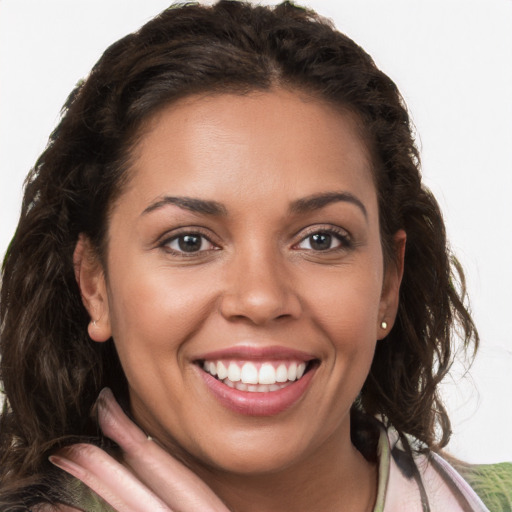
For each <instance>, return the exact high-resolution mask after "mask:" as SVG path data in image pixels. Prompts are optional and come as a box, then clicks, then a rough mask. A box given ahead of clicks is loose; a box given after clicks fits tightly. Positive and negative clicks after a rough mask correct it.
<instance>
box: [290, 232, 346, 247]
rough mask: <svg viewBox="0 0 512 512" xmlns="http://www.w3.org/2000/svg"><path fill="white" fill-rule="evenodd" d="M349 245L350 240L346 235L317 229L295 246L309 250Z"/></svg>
mask: <svg viewBox="0 0 512 512" xmlns="http://www.w3.org/2000/svg"><path fill="white" fill-rule="evenodd" d="M349 246H350V241H349V238H348V236H346V235H342V234H341V233H335V232H331V231H317V232H315V233H312V234H310V235H308V236H306V237H305V238H303V239H302V240H301V241H300V242H299V243H298V244H297V246H296V247H297V248H298V249H306V250H309V251H329V250H333V249H339V248H341V247H349Z"/></svg>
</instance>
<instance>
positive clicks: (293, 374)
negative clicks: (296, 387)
mask: <svg viewBox="0 0 512 512" xmlns="http://www.w3.org/2000/svg"><path fill="white" fill-rule="evenodd" d="M296 378H297V363H292V364H291V365H290V368H288V380H295V379H296Z"/></svg>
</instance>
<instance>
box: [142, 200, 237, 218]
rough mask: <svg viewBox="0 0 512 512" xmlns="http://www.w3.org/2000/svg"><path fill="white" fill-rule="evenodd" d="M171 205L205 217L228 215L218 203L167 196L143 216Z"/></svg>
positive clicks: (149, 208) (150, 207) (153, 204)
mask: <svg viewBox="0 0 512 512" xmlns="http://www.w3.org/2000/svg"><path fill="white" fill-rule="evenodd" d="M169 204H172V205H175V206H178V207H180V208H182V209H184V210H189V211H191V212H195V213H201V214H204V215H218V216H220V215H226V214H227V210H226V208H225V206H224V205H222V204H221V203H218V202H217V201H209V200H206V199H197V198H195V197H172V196H165V197H162V198H161V199H159V200H158V201H155V202H154V203H151V204H150V205H149V206H148V207H147V208H146V209H145V210H144V211H143V212H142V215H145V214H147V213H151V212H153V211H155V210H158V209H159V208H163V207H164V206H167V205H169Z"/></svg>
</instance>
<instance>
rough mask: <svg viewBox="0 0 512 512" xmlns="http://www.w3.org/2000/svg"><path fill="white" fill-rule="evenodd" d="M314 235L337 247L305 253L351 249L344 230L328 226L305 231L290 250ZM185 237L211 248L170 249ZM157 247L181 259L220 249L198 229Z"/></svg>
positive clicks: (174, 237) (189, 230)
mask: <svg viewBox="0 0 512 512" xmlns="http://www.w3.org/2000/svg"><path fill="white" fill-rule="evenodd" d="M314 235H328V236H331V237H333V238H335V239H336V240H337V241H338V242H339V246H338V247H332V248H328V249H324V250H321V249H320V250H315V249H313V248H309V249H305V250H306V251H312V252H314V253H317V254H322V253H333V252H337V251H346V250H347V249H350V248H352V247H353V242H352V240H351V237H350V235H349V234H348V233H347V232H346V231H345V230H342V229H337V228H335V227H333V226H329V227H325V228H321V227H318V226H314V227H313V226H312V227H310V228H308V229H307V230H306V233H305V234H304V235H303V236H302V238H301V239H300V241H299V242H298V243H296V244H294V245H293V246H292V248H293V249H297V250H300V248H299V247H298V246H299V245H300V244H301V243H303V242H304V241H306V240H307V239H309V238H311V237H313V236H314ZM186 236H191V237H199V238H200V239H201V246H202V245H203V243H204V242H205V241H206V242H207V243H209V244H211V245H212V246H213V247H212V248H209V249H203V250H201V248H200V249H199V250H198V251H190V252H187V251H184V250H177V249H174V248H172V247H170V244H171V243H172V242H176V241H178V240H179V239H180V238H183V237H186ZM310 245H311V244H310ZM201 246H200V247H201ZM159 247H161V248H162V249H164V250H165V251H166V252H168V253H170V254H172V255H174V256H178V257H183V258H193V257H197V256H199V255H204V254H205V253H209V252H211V251H216V250H219V249H220V247H219V246H218V245H217V244H215V243H214V242H212V241H211V239H210V237H209V236H208V235H206V234H204V233H203V232H201V230H200V229H197V228H193V229H187V230H183V231H182V232H180V233H176V234H173V235H172V236H171V237H167V238H165V239H164V240H163V241H162V242H161V243H160V244H159Z"/></svg>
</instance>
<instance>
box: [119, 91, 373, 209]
mask: <svg viewBox="0 0 512 512" xmlns="http://www.w3.org/2000/svg"><path fill="white" fill-rule="evenodd" d="M340 188H341V189H347V188H348V189H350V190H349V191H350V192H353V193H357V194H358V195H363V196H364V195H371V196H374V195H375V190H374V185H373V178H372V165H371V159H370V153H369V151H368V150H367V147H366V144H365V142H364V140H363V137H362V136H361V130H360V128H359V126H358V122H357V119H356V117H355V116H354V115H353V114H351V113H349V112H346V111H343V110H341V109H339V108H335V107H333V105H331V104H328V103H326V102H323V101H320V100H318V99H316V98H314V97H312V96H308V95H306V94H302V93H299V92H296V91H288V90H283V89H276V90H272V91H264V92H252V93H249V94H245V95H241V94H215V95H195V96H190V97H188V98H185V99H182V100H179V101H177V102H175V103H173V104H171V105H170V106H167V107H166V108H164V109H162V110H161V111H160V112H158V113H157V114H156V115H155V116H153V117H152V118H151V120H150V121H149V122H148V123H147V124H146V126H145V127H144V130H143V131H142V132H141V136H140V138H139V142H138V144H137V146H136V148H135V150H134V152H133V160H132V166H131V183H130V185H129V186H128V193H131V194H134V195H135V196H136V197H137V198H138V199H140V200H141V201H142V202H149V201H153V200H154V199H155V197H156V196H157V195H158V194H159V193H173V194H176V195H189V196H199V197H206V198H209V199H218V198H219V197H222V196H226V195H229V193H230V192H231V193H234V194H236V197H238V198H242V197H243V198H244V200H245V201H246V202H247V203H248V202H250V200H251V199H255V200H256V199H257V198H259V199H262V198H267V199H268V200H270V199H271V198H273V197H275V198H277V197H278V196H283V197H284V196H287V197H288V199H289V200H290V201H291V200H293V199H295V198H298V197H301V196H306V195H311V194H314V193H322V192H325V191H326V190H338V189H340Z"/></svg>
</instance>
